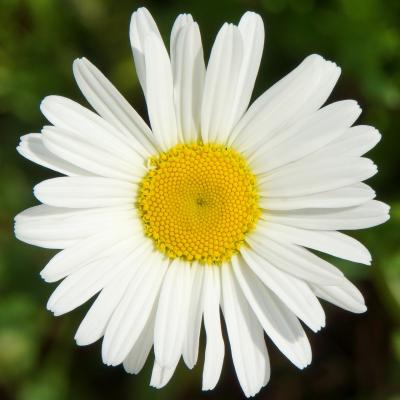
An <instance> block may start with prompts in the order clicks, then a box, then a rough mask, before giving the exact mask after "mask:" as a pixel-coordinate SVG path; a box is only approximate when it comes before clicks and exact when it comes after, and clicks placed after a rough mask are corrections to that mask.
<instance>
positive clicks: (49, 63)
mask: <svg viewBox="0 0 400 400" xmlns="http://www.w3.org/2000/svg"><path fill="white" fill-rule="evenodd" d="M142 5H145V6H147V7H148V8H149V10H150V11H151V12H152V14H153V15H154V17H155V19H156V20H157V22H158V24H159V27H160V30H161V32H162V34H163V35H164V37H165V39H168V35H169V31H170V28H171V26H172V23H173V20H174V18H175V16H176V15H177V14H178V13H181V12H190V13H192V14H193V16H194V17H195V19H196V20H197V21H198V22H199V24H200V28H201V31H202V35H203V43H204V47H205V53H206V57H208V54H209V51H210V47H211V44H212V42H213V39H214V37H215V35H216V32H217V30H218V29H219V27H220V26H221V24H222V23H223V22H224V21H230V22H238V20H239V18H240V16H241V14H243V13H244V12H245V11H246V10H249V9H250V10H254V11H257V12H259V13H260V14H261V15H262V17H263V19H264V22H265V24H266V31H267V40H266V50H265V53H264V57H263V61H262V65H261V69H260V74H259V77H258V80H257V84H256V90H255V96H256V95H259V94H260V93H262V91H264V90H265V89H266V88H267V87H269V86H270V85H271V84H272V83H273V82H274V81H276V80H277V79H279V78H280V77H282V76H283V75H285V74H286V73H287V72H289V71H290V70H291V69H292V68H293V67H294V66H296V65H297V64H298V63H299V62H300V61H301V60H302V59H303V58H304V57H305V56H307V55H308V54H310V53H314V52H315V53H319V54H321V55H323V56H324V57H326V58H328V59H331V60H334V61H335V62H336V63H337V64H338V65H340V66H341V67H342V77H341V79H340V81H339V83H338V85H337V87H336V89H335V91H334V94H333V95H332V97H331V100H337V99H346V98H355V99H357V100H358V101H359V103H360V105H361V106H362V108H363V109H364V112H363V114H362V116H361V118H360V121H359V122H360V123H365V124H370V125H374V126H376V127H377V128H378V129H379V130H380V131H381V133H382V135H383V139H382V141H381V143H380V144H379V145H378V146H377V148H376V149H374V150H373V151H372V152H371V153H370V154H369V155H370V157H371V158H372V159H373V160H374V161H375V162H376V163H377V165H378V167H379V170H380V172H379V174H378V175H377V176H376V177H374V178H373V179H372V180H371V182H370V183H371V184H372V186H373V187H374V188H375V189H376V190H377V193H378V195H379V198H380V199H382V200H384V201H386V202H388V203H389V204H390V205H391V207H392V211H391V215H392V219H391V221H390V222H389V223H387V224H385V225H384V226H381V227H377V228H373V229H370V230H367V231H362V232H359V233H357V234H356V237H357V238H359V239H360V240H362V241H363V243H365V244H366V245H367V246H368V247H369V248H370V250H371V252H372V254H373V258H374V261H373V266H372V267H365V266H360V265H355V264H351V263H347V262H341V261H339V260H335V263H336V264H337V265H340V266H341V267H342V268H343V270H344V271H345V272H346V274H347V275H348V277H349V278H350V279H352V280H354V281H355V282H356V284H357V285H358V286H359V288H360V289H361V291H362V292H363V294H364V295H365V297H366V302H367V305H368V308H369V310H368V312H367V313H366V314H362V315H352V314H350V313H348V312H346V311H343V310H340V309H336V308H334V307H331V306H328V305H327V306H326V312H327V328H326V329H324V330H323V331H322V332H320V333H318V334H312V333H311V332H309V336H310V340H311V343H312V347H313V354H314V355H313V363H312V365H311V366H310V367H308V368H307V369H306V370H304V371H297V370H296V369H295V368H294V367H293V366H291V365H290V363H289V361H287V360H285V359H284V357H283V356H282V355H281V354H280V353H279V352H278V351H277V350H276V348H275V347H274V345H272V344H271V343H269V350H270V355H271V364H272V378H271V382H270V383H269V385H268V386H267V388H265V389H263V390H262V391H261V394H259V395H258V397H257V398H260V399H264V398H265V399H269V400H275V399H283V400H286V399H290V400H292V399H295V400H296V399H363V400H365V399H374V400H375V399H379V400H380V399H384V400H399V399H400V363H399V361H400V328H399V322H400V312H399V302H400V247H399V238H400V232H399V227H400V203H399V196H398V195H399V171H400V168H399V143H400V142H399V138H398V136H399V134H400V133H399V132H398V130H399V128H398V126H399V116H400V112H399V109H400V34H399V33H400V29H399V26H400V1H398V0H385V1H383V0H348V1H346V0H327V1H316V0H253V1H250V0H236V1H225V0H224V1H221V0H203V1H198V0H188V1H177V0H176V1H173V0H170V1H160V2H156V1H154V2H149V1H146V2H142V3H136V2H135V1H128V0H124V1H115V0H114V1H113V0H101V1H100V0H69V1H68V0H58V1H57V0H24V1H22V0H20V1H19V0H1V1H0V128H1V136H0V140H1V142H0V166H1V168H0V399H1V400H3V399H4V400H8V399H18V400H63V399H87V400H91V399H109V398H112V399H200V398H213V399H217V398H222V399H223V398H226V399H240V398H242V392H241V390H240V388H239V385H238V383H237V381H236V378H235V374H234V371H233V367H232V362H231V358H230V354H229V353H227V355H226V358H225V363H224V369H223V375H222V377H221V380H220V382H219V384H218V386H217V389H216V390H215V391H214V392H211V393H203V392H201V390H200V388H201V372H202V359H200V362H199V363H198V365H197V366H196V367H195V369H194V370H193V371H188V370H187V369H186V368H185V367H183V365H180V366H179V367H178V370H177V372H176V374H175V376H174V377H173V379H172V380H171V382H170V383H169V385H168V386H167V387H166V388H164V389H162V390H161V391H157V390H156V389H153V388H150V387H148V382H149V379H150V372H151V365H150V363H148V364H147V365H146V368H145V369H144V370H143V371H142V373H141V374H140V375H139V376H131V375H128V374H126V373H125V372H124V371H123V369H122V367H117V368H111V367H106V366H104V365H103V364H102V362H101V356H100V344H99V343H97V344H95V345H92V346H89V347H84V348H78V347H77V346H76V345H75V343H74V341H73V336H74V332H75V330H76V328H77V326H78V324H79V321H80V320H81V319H82V317H83V315H84V313H85V312H86V310H87V309H88V305H85V306H83V307H81V308H80V309H78V310H76V311H74V312H72V313H71V314H68V315H65V316H62V317H58V318H55V317H53V316H52V315H50V313H49V312H48V311H46V309H45V304H46V301H47V298H48V296H49V295H50V293H51V291H52V290H53V289H54V285H48V284H45V283H44V282H42V281H41V280H40V277H39V274H38V273H39V271H40V269H41V268H42V266H44V265H45V263H46V261H47V260H48V259H49V258H50V257H51V255H52V252H50V251H48V250H43V249H39V248H34V247H31V246H29V245H26V244H23V243H20V242H18V241H17V240H15V239H14V238H13V233H12V224H13V222H12V219H13V216H14V215H15V214H16V213H18V212H19V211H21V210H23V209H25V208H27V207H29V206H32V205H34V204H36V203H37V202H36V201H35V200H34V198H33V195H32V186H33V185H34V184H35V183H37V182H39V181H41V180H42V179H44V178H46V177H49V176H51V175H54V174H52V173H51V172H50V171H47V170H45V169H44V168H41V167H38V166H36V165H34V164H32V163H30V162H28V161H27V160H24V159H23V158H22V157H20V156H18V154H17V153H16V151H15V147H16V145H17V143H18V138H19V136H20V135H22V134H26V133H29V132H39V131H40V129H41V126H42V125H43V124H45V120H44V118H43V117H42V116H41V114H40V112H39V107H38V106H39V102H40V100H41V99H42V98H43V97H44V96H46V95H49V94H60V95H64V96H68V97H71V98H73V99H76V100H78V101H80V102H82V103H83V104H86V103H85V101H84V100H83V99H82V96H81V95H80V93H79V92H78V89H77V87H76V85H75V84H74V80H73V77H72V72H71V63H72V61H73V60H74V59H75V58H77V57H80V56H86V57H88V58H89V59H90V60H91V61H92V62H93V63H94V64H96V65H97V66H98V67H99V68H100V69H101V70H103V72H104V73H105V74H106V75H107V76H108V77H109V78H110V79H111V80H112V81H113V82H114V83H115V84H116V86H117V87H118V88H119V89H120V90H121V91H122V93H123V94H124V95H125V96H126V97H127V98H128V99H129V101H130V102H131V103H132V104H133V105H134V106H135V107H136V109H137V110H138V111H139V112H140V113H141V114H142V115H144V116H145V115H146V113H145V104H144V101H143V97H142V93H141V90H140V87H139V85H138V81H137V78H136V75H135V72H134V67H133V63H132V57H131V52H130V46H129V41H128V24H129V19H130V14H131V12H132V11H134V10H135V9H136V8H137V7H139V6H142ZM146 118H147V117H146ZM203 336H204V335H203ZM202 339H204V337H203V338H202Z"/></svg>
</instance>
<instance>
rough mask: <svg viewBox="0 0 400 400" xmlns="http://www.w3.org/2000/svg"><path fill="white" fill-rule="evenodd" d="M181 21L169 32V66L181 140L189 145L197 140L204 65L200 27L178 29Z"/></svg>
mask: <svg viewBox="0 0 400 400" xmlns="http://www.w3.org/2000/svg"><path fill="white" fill-rule="evenodd" d="M182 19H184V18H183V17H182ZM182 19H181V20H179V17H178V19H177V22H176V24H178V25H179V26H180V28H179V29H178V27H177V26H176V25H174V27H175V31H174V29H173V30H172V32H171V64H172V71H173V80H174V98H175V111H176V119H177V126H178V131H179V134H180V137H181V140H183V141H184V142H185V143H191V142H196V141H197V140H198V139H199V133H200V112H201V111H200V110H201V101H202V97H203V86H204V76H205V65H204V56H203V46H202V44H201V37H200V31H199V27H198V25H197V24H196V23H194V22H189V21H186V23H185V24H184V25H183V26H181V24H183V21H182ZM186 19H191V18H189V17H188V18H186Z"/></svg>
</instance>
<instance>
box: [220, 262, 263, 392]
mask: <svg viewBox="0 0 400 400" xmlns="http://www.w3.org/2000/svg"><path fill="white" fill-rule="evenodd" d="M221 269H222V277H221V278H222V293H223V295H222V299H223V312H224V317H225V322H226V328H227V331H228V336H229V342H230V345H231V351H232V359H233V364H234V366H235V370H236V374H237V377H238V380H239V383H240V386H241V387H242V390H243V392H244V394H245V395H246V396H247V397H250V396H254V395H255V394H257V393H258V392H259V390H260V389H261V388H262V387H263V386H265V385H266V383H267V382H268V380H269V376H270V365H269V357H268V352H267V347H266V345H265V341H264V331H263V328H262V327H261V325H260V323H259V322H258V321H257V319H256V317H255V315H254V313H253V311H252V310H251V308H250V306H249V304H248V303H247V301H246V299H245V298H244V296H243V294H242V292H241V290H240V288H239V287H238V284H237V282H236V279H235V277H234V275H233V271H232V267H231V266H230V265H227V264H224V265H222V267H221Z"/></svg>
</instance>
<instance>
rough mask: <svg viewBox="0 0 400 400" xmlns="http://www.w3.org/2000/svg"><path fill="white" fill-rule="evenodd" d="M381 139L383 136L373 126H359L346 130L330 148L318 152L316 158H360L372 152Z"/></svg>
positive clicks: (330, 144)
mask: <svg viewBox="0 0 400 400" xmlns="http://www.w3.org/2000/svg"><path fill="white" fill-rule="evenodd" d="M380 139H381V134H380V133H379V132H378V130H377V129H375V128H374V127H372V126H366V125H358V126H353V127H352V128H349V129H346V131H345V132H344V133H343V134H342V135H341V136H340V137H338V138H337V139H335V140H334V141H332V142H331V143H329V145H328V146H326V147H324V148H322V149H320V150H319V151H317V152H316V153H315V154H314V155H313V156H314V157H328V156H329V157H331V156H332V155H336V154H341V155H343V156H349V157H360V156H362V155H364V154H365V153H367V152H368V151H369V150H371V149H372V148H373V147H375V145H376V144H377V143H378V142H379V140H380Z"/></svg>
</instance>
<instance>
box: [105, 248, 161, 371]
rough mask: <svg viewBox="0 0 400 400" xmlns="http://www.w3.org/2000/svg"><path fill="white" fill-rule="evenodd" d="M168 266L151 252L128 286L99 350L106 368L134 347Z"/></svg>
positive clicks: (121, 359)
mask: <svg viewBox="0 0 400 400" xmlns="http://www.w3.org/2000/svg"><path fill="white" fill-rule="evenodd" d="M168 263H169V261H168V260H167V259H166V258H161V254H160V253H158V252H156V251H154V252H153V253H152V254H151V256H150V257H148V258H147V259H146V260H144V262H143V264H142V265H141V268H140V271H139V272H138V274H137V275H136V276H135V279H133V280H132V281H131V282H130V284H129V286H128V288H127V290H126V294H125V296H124V297H123V298H122V300H121V302H120V303H119V304H118V306H117V308H116V310H115V312H114V313H113V315H112V317H111V319H110V322H109V323H108V325H107V328H106V331H105V333H104V340H103V346H102V349H101V350H102V357H103V362H104V363H105V364H107V365H118V364H120V363H121V362H122V361H123V360H124V359H125V358H126V356H127V355H128V354H129V351H130V350H131V349H132V347H133V346H134V344H135V343H136V340H137V339H138V338H139V336H140V334H141V333H142V331H143V329H144V327H145V325H146V323H147V321H148V319H149V317H150V314H151V310H152V309H153V305H154V302H155V301H156V299H157V298H158V294H159V289H160V286H161V283H162V280H163V278H164V274H165V272H166V270H167V266H168Z"/></svg>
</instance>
